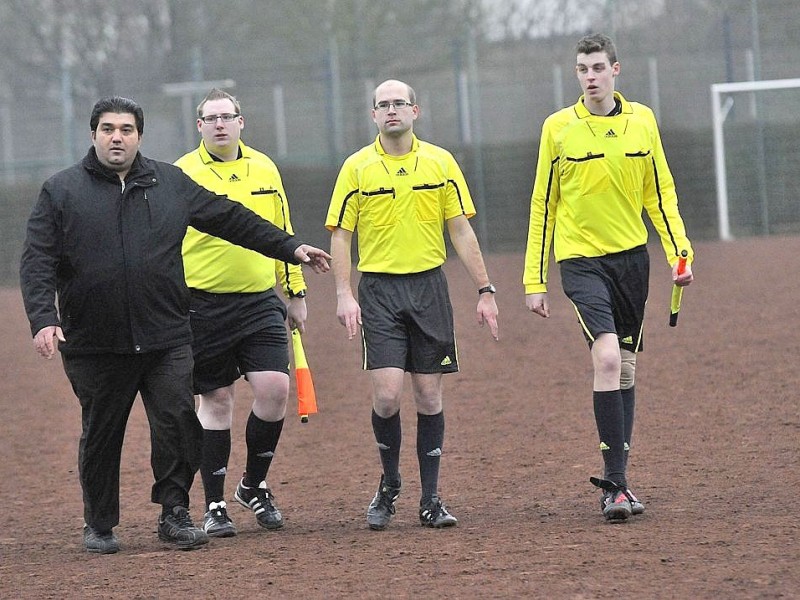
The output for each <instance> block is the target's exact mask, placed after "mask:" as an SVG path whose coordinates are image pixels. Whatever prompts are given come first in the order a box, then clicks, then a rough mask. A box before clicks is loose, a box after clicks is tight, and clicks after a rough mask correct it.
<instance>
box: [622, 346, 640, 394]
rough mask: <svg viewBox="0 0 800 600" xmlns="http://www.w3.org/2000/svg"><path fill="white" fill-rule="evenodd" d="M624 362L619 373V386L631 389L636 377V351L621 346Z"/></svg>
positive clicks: (623, 388)
mask: <svg viewBox="0 0 800 600" xmlns="http://www.w3.org/2000/svg"><path fill="white" fill-rule="evenodd" d="M620 355H621V358H622V364H621V368H620V373H619V387H620V389H622V390H629V389H630V388H632V387H633V383H634V379H635V378H636V353H635V352H631V351H630V350H625V349H624V348H620Z"/></svg>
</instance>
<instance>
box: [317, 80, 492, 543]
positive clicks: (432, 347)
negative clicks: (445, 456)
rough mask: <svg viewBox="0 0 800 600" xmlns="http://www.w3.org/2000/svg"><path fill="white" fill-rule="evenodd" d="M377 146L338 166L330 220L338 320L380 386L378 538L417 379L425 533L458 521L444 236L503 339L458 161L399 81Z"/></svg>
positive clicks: (379, 92)
mask: <svg viewBox="0 0 800 600" xmlns="http://www.w3.org/2000/svg"><path fill="white" fill-rule="evenodd" d="M373 106H374V108H373V110H372V120H373V121H374V122H375V125H377V127H378V136H377V138H376V140H375V142H374V143H372V144H370V145H369V146H366V147H364V148H362V149H361V150H359V151H358V152H356V153H354V154H353V155H351V156H350V157H349V158H348V159H347V160H346V161H345V162H344V165H343V166H342V168H341V171H340V173H339V176H338V178H337V181H336V186H335V188H334V191H333V196H332V199H331V203H330V208H329V209H328V216H327V218H326V221H325V225H326V227H327V228H328V229H329V230H330V231H331V232H332V233H331V256H332V257H333V260H332V267H333V271H334V278H335V281H336V295H337V307H336V315H337V317H338V319H339V322H340V323H341V324H342V325H344V327H345V328H346V329H347V333H348V336H349V338H350V339H352V338H354V337H355V336H356V334H357V333H358V328H359V326H361V334H362V335H361V337H362V342H363V365H362V367H363V369H365V370H368V371H369V373H370V379H371V381H372V388H373V404H372V429H373V431H374V434H375V441H376V442H377V445H378V450H379V453H380V459H381V463H382V467H383V474H382V475H381V480H380V484H379V486H378V491H377V493H376V494H375V497H374V498H373V500H372V502H371V503H370V505H369V508H368V509H367V524H368V525H369V527H370V528H371V529H377V530H380V529H384V528H385V527H386V526H387V525H388V524H389V521H390V520H391V518H392V516H393V515H394V514H395V502H396V500H397V498H398V496H399V494H400V487H401V478H400V464H399V463H400V444H401V427H400V404H401V397H402V394H403V379H404V373H405V372H409V373H410V374H411V384H412V388H413V393H414V401H415V405H416V411H417V458H418V462H419V472H420V480H421V485H422V494H421V498H420V507H419V518H420V523H421V524H422V525H423V526H427V527H437V528H438V527H449V526H452V525H455V524H456V523H457V520H456V518H455V517H454V516H453V515H451V514H450V513H449V511H448V510H447V508H446V507H445V505H444V503H443V502H442V500H441V498H440V496H439V490H438V482H439V462H440V457H441V455H442V449H443V446H444V413H443V408H442V374H443V373H453V372H456V371H458V356H457V352H456V341H455V334H454V329H453V310H452V306H451V304H450V298H449V293H448V288H447V281H446V279H445V276H444V273H443V272H442V269H441V265H442V264H443V263H444V262H445V259H446V252H445V239H444V228H445V226H446V227H447V230H448V233H449V235H450V240H451V242H452V245H453V247H454V248H455V251H456V253H457V254H458V256H459V258H460V259H461V261H462V262H463V264H464V266H465V267H466V269H467V272H468V273H469V275H470V277H471V278H472V280H473V282H474V283H475V289H476V291H477V292H478V302H477V313H476V314H477V320H478V323H480V324H481V325H483V324H484V323H486V324H488V325H489V329H490V331H491V334H492V336H493V337H494V338H495V339H497V335H498V333H497V304H496V303H495V299H494V294H495V288H494V286H493V285H492V284H491V282H490V280H489V276H488V275H487V273H486V267H485V265H484V261H483V256H482V255H481V251H480V247H479V245H478V240H477V238H476V237H475V233H474V231H473V229H472V226H471V225H470V224H469V218H470V217H472V216H474V215H475V207H474V206H473V203H472V198H471V197H470V194H469V190H468V189H467V184H466V181H465V180H464V176H463V175H462V173H461V169H460V168H459V166H458V164H457V163H456V161H455V159H454V158H453V156H452V155H451V154H450V153H449V152H447V151H446V150H443V149H442V148H439V147H437V146H434V145H432V144H428V143H426V142H423V141H421V140H419V139H418V138H417V137H416V136H415V135H414V133H413V127H414V121H415V120H416V119H417V117H418V116H419V114H420V109H419V106H417V103H416V95H415V93H414V90H413V89H412V88H411V86H409V85H408V84H406V83H403V82H401V81H396V80H389V81H385V82H383V83H382V84H380V85H379V86H378V87H377V88H376V89H375V93H374V95H373ZM356 229H357V230H358V256H359V260H358V270H359V271H360V272H361V278H360V281H359V284H358V299H356V298H355V296H354V294H353V289H352V287H351V268H352V265H351V258H350V256H351V255H350V253H351V242H352V237H353V232H354V231H356Z"/></svg>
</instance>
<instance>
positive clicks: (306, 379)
mask: <svg viewBox="0 0 800 600" xmlns="http://www.w3.org/2000/svg"><path fill="white" fill-rule="evenodd" d="M292 351H293V352H294V376H295V381H296V382H297V414H298V415H300V421H301V422H302V423H308V415H313V414H316V412H317V395H316V393H315V392H314V382H313V381H312V380H311V369H309V368H308V361H307V360H306V352H305V350H304V349H303V340H302V339H301V337H300V331H299V330H297V329H292Z"/></svg>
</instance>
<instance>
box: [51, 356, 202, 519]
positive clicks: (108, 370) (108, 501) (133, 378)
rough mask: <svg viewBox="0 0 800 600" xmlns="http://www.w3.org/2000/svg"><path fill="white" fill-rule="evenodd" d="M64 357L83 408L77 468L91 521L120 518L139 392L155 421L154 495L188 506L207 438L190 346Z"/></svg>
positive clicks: (152, 439) (165, 502) (157, 499)
mask: <svg viewBox="0 0 800 600" xmlns="http://www.w3.org/2000/svg"><path fill="white" fill-rule="evenodd" d="M62 360H63V363H64V370H65V371H66V374H67V377H68V378H69V381H70V383H71V384H72V389H73V390H74V392H75V395H76V396H77V397H78V400H79V401H80V404H81V409H82V410H81V415H82V425H83V428H82V433H81V439H80V443H79V447H78V470H79V473H80V481H81V487H82V489H83V506H84V509H83V510H84V519H85V521H86V523H87V524H88V525H90V526H91V527H93V528H94V529H97V530H100V531H105V530H109V529H111V528H112V527H115V526H116V525H118V524H119V474H120V459H121V454H122V443H123V440H124V437H125V428H126V425H127V423H128V417H129V416H130V412H131V408H132V407H133V402H134V401H135V400H136V395H137V393H141V397H142V402H143V403H144V408H145V411H146V413H147V420H148V421H149V423H150V445H151V449H150V465H151V467H152V469H153V475H154V477H155V483H154V484H153V488H152V494H151V500H152V501H153V502H155V503H156V504H161V505H164V506H167V507H171V506H185V507H187V508H188V506H189V490H190V489H191V486H192V481H193V479H194V476H195V473H196V472H197V470H198V468H199V467H200V459H201V455H202V446H201V442H202V437H203V429H202V426H201V425H200V421H198V419H197V415H196V413H195V409H194V396H193V394H192V369H193V366H194V361H193V359H192V350H191V346H189V345H188V344H187V345H183V346H178V347H176V348H170V349H166V350H160V351H157V352H149V353H146V354H141V355H135V354H91V355H62Z"/></svg>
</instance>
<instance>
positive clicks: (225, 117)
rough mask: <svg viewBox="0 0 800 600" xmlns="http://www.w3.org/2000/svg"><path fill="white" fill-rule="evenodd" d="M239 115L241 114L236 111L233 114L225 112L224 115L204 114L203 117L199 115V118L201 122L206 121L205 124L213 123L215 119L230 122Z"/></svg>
mask: <svg viewBox="0 0 800 600" xmlns="http://www.w3.org/2000/svg"><path fill="white" fill-rule="evenodd" d="M240 116H241V115H239V114H236V113H234V114H230V113H225V114H224V115H206V116H205V117H200V119H201V120H202V121H203V123H206V124H207V125H213V124H215V123H216V122H217V119H222V122H223V123H230V122H231V121H233V120H234V119H236V118H237V117H240Z"/></svg>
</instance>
